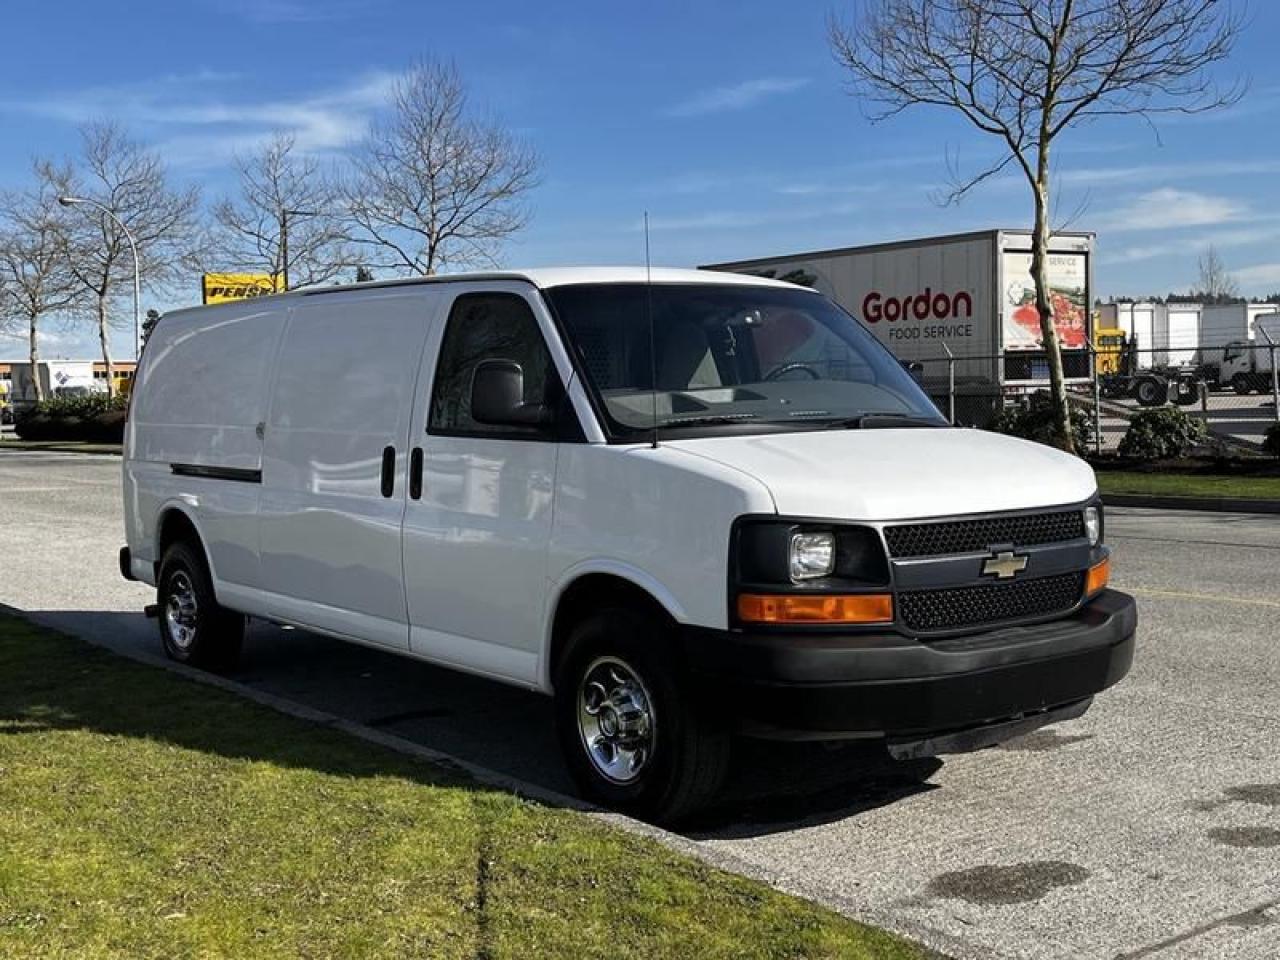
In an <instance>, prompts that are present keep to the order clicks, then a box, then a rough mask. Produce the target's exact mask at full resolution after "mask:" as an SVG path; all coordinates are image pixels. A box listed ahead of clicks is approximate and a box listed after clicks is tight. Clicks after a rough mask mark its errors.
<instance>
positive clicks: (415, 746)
mask: <svg viewBox="0 0 1280 960" xmlns="http://www.w3.org/2000/svg"><path fill="white" fill-rule="evenodd" d="M0 613H5V614H8V615H10V616H13V617H16V618H18V619H21V620H26V621H27V622H28V623H34V624H36V625H38V626H40V627H42V628H43V629H46V630H50V631H52V632H53V633H59V634H62V635H63V636H69V637H72V638H74V639H76V640H80V641H81V642H84V643H89V644H92V645H93V646H95V647H99V648H101V649H103V650H107V651H109V652H110V653H113V654H116V655H117V656H122V657H125V658H127V659H129V660H133V661H134V662H136V663H141V664H145V665H146V666H150V667H159V668H160V669H162V670H167V671H169V672H170V673H176V674H178V675H179V676H181V677H185V678H186V679H187V680H192V681H194V682H196V683H201V684H205V685H206V686H210V687H216V688H217V689H219V690H222V691H224V692H227V693H231V694H234V695H236V696H238V697H242V698H244V699H246V700H249V701H251V702H253V703H257V704H259V705H261V706H264V707H267V708H269V709H271V710H275V711H276V712H278V713H282V714H285V715H287V716H291V717H297V718H298V719H300V720H304V721H307V722H308V723H314V724H316V725H318V726H321V727H329V728H331V729H334V730H339V731H341V732H342V733H345V734H348V735H350V736H352V737H356V738H358V739H360V740H364V741H365V742H367V743H372V744H376V745H378V746H380V747H385V748H386V749H388V750H394V751H395V752H397V753H401V754H405V755H407V756H411V757H414V758H416V759H418V760H423V761H425V762H427V763H432V764H436V765H437V766H441V767H444V768H446V769H450V770H455V771H459V772H461V773H465V774H466V775H467V776H469V777H470V778H471V779H472V780H475V781H476V782H477V783H481V784H483V785H485V786H488V787H493V788H495V789H499V790H505V791H506V792H508V793H514V794H515V795H517V796H520V797H527V798H529V799H531V800H535V801H537V802H538V803H541V804H544V805H546V806H553V807H563V808H566V809H570V810H576V811H578V812H580V813H583V814H585V815H587V816H589V817H592V818H593V819H595V820H598V821H601V822H603V823H607V824H610V825H612V826H614V827H618V828H620V829H622V830H625V831H627V832H628V833H631V834H634V835H637V836H642V837H647V838H649V839H651V840H655V841H657V842H658V843H660V844H662V845H663V846H664V847H666V848H667V849H669V850H673V851H675V852H676V853H680V854H683V855H684V856H687V857H691V858H692V859H694V860H698V861H700V862H701V863H705V864H706V865H707V866H709V867H714V868H715V869H717V870H723V871H725V872H726V873H734V874H737V875H738V876H742V877H746V878H748V879H750V880H755V881H757V882H758V883H763V884H764V885H765V886H767V887H770V888H772V889H774V890H777V891H778V892H780V893H785V894H788V895H790V896H794V897H801V898H803V899H805V900H810V901H812V902H814V903H816V904H819V905H820V906H823V907H826V908H827V909H829V910H832V911H834V912H835V913H839V914H841V915H842V916H845V917H848V918H849V919H850V920H854V921H857V922H858V923H861V924H864V925H866V926H869V927H878V928H880V929H882V930H887V931H889V932H890V933H894V934H897V935H898V936H901V937H906V938H908V939H910V940H912V941H914V942H915V943H916V945H918V946H920V947H922V948H924V950H925V951H926V954H925V955H926V960H948V958H955V960H1014V958H1012V957H1006V956H1003V955H998V954H993V953H991V952H990V951H989V950H985V949H984V950H983V951H982V952H981V953H979V952H977V951H976V948H975V946H974V945H973V944H968V943H964V942H962V941H960V940H956V939H954V938H952V937H951V936H949V935H947V934H945V933H942V932H941V931H938V930H934V929H932V928H930V927H926V926H923V925H918V924H916V923H914V922H912V921H906V922H904V921H903V918H902V917H899V916H896V915H891V914H889V913H887V912H882V911H880V910H876V909H868V908H867V907H866V905H864V904H859V903H856V902H854V901H852V900H849V899H848V898H846V897H841V896H836V895H833V894H832V893H831V892H830V891H826V890H823V889H821V888H820V887H818V886H817V885H816V884H810V883H808V882H804V881H798V880H796V879H795V878H792V877H787V876H784V875H782V874H779V873H776V872H774V871H771V870H768V869H766V868H764V867H761V866H758V865H757V864H754V863H751V862H749V861H746V860H742V859H740V858H739V857H736V856H734V855H733V854H731V853H726V852H724V851H723V850H719V849H716V848H715V847H711V846H709V845H707V844H703V843H700V842H698V841H696V840H690V839H689V838H687V837H683V836H681V835H680V834H678V833H672V832H671V831H669V830H666V829H664V828H662V827H658V826H654V825H653V824H650V823H645V822H644V821H642V820H634V819H632V818H631V817H628V816H625V815H623V814H620V813H614V812H612V811H609V810H602V809H601V808H599V807H596V806H593V805H591V804H589V803H586V802H585V801H583V800H580V799H578V798H577V797H571V796H568V795H567V794H563V793H560V792H559V791H556V790H550V789H548V788H546V787H542V786H538V785H537V784H534V783H529V782H528V781H526V780H521V779H519V778H518V777H513V776H510V775H508V774H505V773H502V772H500V771H498V770H493V769H491V768H489V767H485V766H481V765H480V764H476V763H472V762H470V761H468V760H463V759H462V758H460V757H456V756H454V755H453V754H449V753H445V752H443V751H441V750H433V749H432V748H430V747H424V746H422V745H421V744H419V743H415V742H414V741H412V740H406V739H405V738H403V737H397V736H395V735H394V734H389V733H386V732H384V731H382V730H376V729H374V728H373V727H368V726H365V725H364V724H362V723H357V722H356V721H354V720H348V719H346V718H345V717H339V716H337V715H336V714H332V713H328V712H327V711H324V710H317V709H316V708H314V707H309V706H307V705H306V704H302V703H298V702H296V701H293V700H289V699H287V698H285V697H279V696H276V695H275V694H271V693H265V692H263V691H261V690H255V689H254V688H253V687H250V686H247V685H245V684H242V683H238V682H237V681H235V680H229V679H227V678H226V677H221V676H218V675H217V674H212V673H206V672H204V671H203V670H197V669H195V668H193V667H188V666H185V665H183V664H180V663H175V662H174V661H172V660H169V659H168V658H167V657H162V656H158V655H151V654H147V653H143V652H141V651H137V650H129V649H124V648H119V647H114V646H112V645H110V644H107V643H101V642H99V641H98V640H95V639H92V638H90V637H83V636H79V635H77V634H72V633H68V632H67V631H66V630H64V629H62V628H61V627H59V626H57V625H56V624H54V623H53V622H51V621H49V620H46V619H45V618H43V617H39V616H32V615H31V614H30V613H29V612H27V611H25V610H20V609H18V608H17V607H11V606H9V605H8V604H6V603H3V602H0Z"/></svg>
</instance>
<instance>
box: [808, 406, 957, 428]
mask: <svg viewBox="0 0 1280 960" xmlns="http://www.w3.org/2000/svg"><path fill="white" fill-rule="evenodd" d="M824 422H825V423H828V424H830V425H831V426H833V427H840V428H842V429H845V430H871V429H875V428H876V427H942V426H946V424H945V423H943V422H942V421H940V420H936V419H934V418H933V417H925V416H921V415H920V414H917V413H880V412H875V411H870V412H867V413H859V414H857V415H855V416H852V417H843V418H840V419H836V420H827V421H824Z"/></svg>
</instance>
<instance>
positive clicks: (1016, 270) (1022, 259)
mask: <svg viewBox="0 0 1280 960" xmlns="http://www.w3.org/2000/svg"><path fill="white" fill-rule="evenodd" d="M1004 280H1005V284H1006V286H1005V291H1004V348H1005V349H1006V350H1036V349H1039V348H1040V347H1042V346H1043V345H1044V344H1043V337H1042V336H1041V334H1040V314H1039V312H1038V311H1037V310H1036V294H1035V283H1034V281H1033V280H1032V279H1031V254H1029V253H1006V254H1005V255H1004ZM1085 285H1086V258H1085V256H1084V255H1083V254H1075V253H1072V254H1052V255H1051V256H1050V257H1049V299H1050V303H1051V304H1052V306H1053V328H1054V330H1055V331H1056V332H1057V334H1058V343H1059V344H1060V345H1061V346H1062V348H1063V349H1065V350H1079V349H1082V348H1083V347H1085V346H1087V345H1088V342H1089V323H1088V291H1087V290H1086V288H1085Z"/></svg>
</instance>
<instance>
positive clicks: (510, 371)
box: [471, 360, 551, 427]
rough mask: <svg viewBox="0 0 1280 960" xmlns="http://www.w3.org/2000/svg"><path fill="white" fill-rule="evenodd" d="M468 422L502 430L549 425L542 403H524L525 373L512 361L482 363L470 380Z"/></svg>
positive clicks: (548, 417) (545, 407)
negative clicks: (470, 419) (504, 428)
mask: <svg viewBox="0 0 1280 960" xmlns="http://www.w3.org/2000/svg"><path fill="white" fill-rule="evenodd" d="M471 418H472V419H473V420H475V421H476V423H484V424H489V425H490V426H501V427H540V426H543V425H544V424H547V423H550V422H551V411H550V409H549V408H548V407H547V406H546V405H545V404H542V403H525V402H524V370H522V369H521V367H520V364H518V363H516V362H514V361H512V360H484V361H481V362H480V364H479V365H477V366H476V371H475V374H474V375H473V376H472V379H471Z"/></svg>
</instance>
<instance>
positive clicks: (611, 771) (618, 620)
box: [556, 608, 730, 822]
mask: <svg viewBox="0 0 1280 960" xmlns="http://www.w3.org/2000/svg"><path fill="white" fill-rule="evenodd" d="M667 631H668V627H667V625H666V624H665V623H663V622H662V621H660V620H659V619H657V618H655V617H652V616H647V615H645V614H638V613H637V612H636V611H635V610H627V609H622V608H613V609H605V610H601V611H598V612H596V613H593V614H591V615H589V616H587V617H586V618H584V619H583V620H582V621H581V622H580V623H579V624H578V625H577V626H576V627H574V628H573V630H572V632H571V633H570V636H569V641H568V645H567V647H566V650H565V653H564V656H563V658H562V661H561V665H560V668H559V670H558V671H557V676H556V722H557V727H558V731H559V735H560V745H561V749H562V750H563V752H564V757H565V762H566V764H567V765H568V767H569V772H570V773H571V774H572V776H573V779H574V781H575V782H576V783H577V785H578V788H579V790H581V792H582V794H583V796H585V797H586V798H587V799H589V800H592V801H594V802H596V803H599V804H600V805H602V806H606V807H611V808H613V809H617V810H621V811H623V812H625V813H630V814H634V815H637V816H641V817H646V818H649V819H654V820H658V821H662V822H672V821H676V820H679V819H681V818H682V817H685V816H688V815H689V814H691V813H693V812H695V811H696V810H697V809H698V808H700V807H702V806H704V805H705V804H706V803H707V802H708V801H709V800H711V799H712V797H714V796H715V793H716V791H717V790H718V789H719V787H720V784H721V783H722V782H723V780H724V775H725V771H726V770H727V768H728V760H729V747H730V737H729V734H728V732H727V731H724V730H721V729H717V728H716V727H715V725H714V724H713V722H712V720H711V718H709V717H708V716H706V715H705V713H704V711H703V709H702V707H703V704H702V703H701V702H700V700H699V698H698V697H696V695H695V694H694V692H693V691H692V690H691V689H690V684H689V682H688V680H687V678H685V677H684V676H683V675H682V673H681V671H680V670H679V668H678V666H677V664H676V663H675V662H674V659H673V658H672V657H670V656H666V655H664V654H666V653H667V652H668V651H669V650H670V643H669V640H670V637H669V635H668V632H667Z"/></svg>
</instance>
